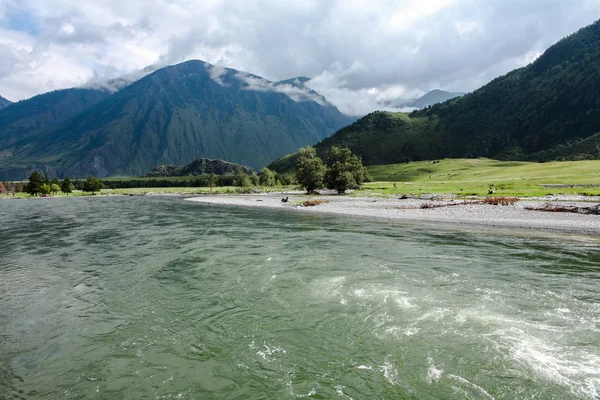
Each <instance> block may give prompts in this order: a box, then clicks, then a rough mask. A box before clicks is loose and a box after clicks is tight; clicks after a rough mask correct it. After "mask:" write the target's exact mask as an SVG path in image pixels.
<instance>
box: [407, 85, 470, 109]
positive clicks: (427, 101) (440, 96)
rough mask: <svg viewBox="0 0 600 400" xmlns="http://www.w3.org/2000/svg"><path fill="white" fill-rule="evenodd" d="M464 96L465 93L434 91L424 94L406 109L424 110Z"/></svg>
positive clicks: (408, 104)
mask: <svg viewBox="0 0 600 400" xmlns="http://www.w3.org/2000/svg"><path fill="white" fill-rule="evenodd" d="M464 95H465V93H462V92H446V91H444V90H439V89H434V90H432V91H430V92H427V93H425V94H424V95H423V96H421V97H419V98H418V99H416V100H413V101H411V102H409V103H407V104H406V107H414V108H425V107H429V106H432V105H434V104H438V103H443V102H445V101H448V100H451V99H454V98H456V97H461V96H464Z"/></svg>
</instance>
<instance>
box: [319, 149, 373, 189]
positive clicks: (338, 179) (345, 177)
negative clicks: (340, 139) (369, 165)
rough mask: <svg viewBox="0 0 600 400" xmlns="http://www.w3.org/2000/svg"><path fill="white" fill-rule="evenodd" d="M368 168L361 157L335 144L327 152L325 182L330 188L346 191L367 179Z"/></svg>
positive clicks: (355, 187) (358, 185)
mask: <svg viewBox="0 0 600 400" xmlns="http://www.w3.org/2000/svg"><path fill="white" fill-rule="evenodd" d="M365 177H366V170H365V167H363V165H362V160H361V158H360V157H358V156H356V155H354V154H352V152H351V151H350V149H347V148H343V149H340V148H339V147H337V146H333V147H332V148H331V149H329V152H328V153H327V172H326V173H325V183H326V184H327V187H328V188H329V189H335V190H337V191H338V193H344V192H345V191H346V189H357V188H358V187H360V185H361V184H362V183H363V182H364V181H365Z"/></svg>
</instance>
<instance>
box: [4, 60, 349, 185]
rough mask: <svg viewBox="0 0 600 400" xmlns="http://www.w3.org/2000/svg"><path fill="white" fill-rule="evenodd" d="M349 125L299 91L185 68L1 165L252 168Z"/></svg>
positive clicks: (118, 169)
mask: <svg viewBox="0 0 600 400" xmlns="http://www.w3.org/2000/svg"><path fill="white" fill-rule="evenodd" d="M351 121H352V119H351V118H349V117H347V116H345V115H343V114H341V113H340V112H339V111H338V110H337V108H335V107H334V106H333V105H331V104H329V103H327V102H326V101H325V100H324V99H323V98H322V96H320V95H318V94H316V93H314V92H311V91H308V90H306V89H304V88H302V87H297V86H294V85H291V84H286V83H272V82H269V81H267V80H265V79H262V78H260V77H257V76H254V75H250V74H247V73H243V72H238V71H235V70H232V69H225V68H219V67H214V66H212V65H210V64H206V63H204V62H201V61H188V62H185V63H182V64H178V65H175V66H171V67H167V68H164V69H161V70H159V71H156V72H154V73H152V74H150V75H148V76H146V77H144V78H142V79H140V80H139V81H137V82H135V83H133V84H131V85H130V86H128V87H126V88H124V89H122V90H121V91H119V92H117V93H116V94H114V95H112V96H111V97H109V98H107V99H106V100H105V101H103V102H102V103H100V104H98V105H96V106H95V107H92V108H90V109H89V110H87V111H85V112H83V113H81V114H80V115H78V116H76V117H75V118H73V119H71V120H70V121H68V122H67V123H65V124H63V125H62V126H61V127H60V128H58V129H56V130H55V131H53V132H52V133H50V134H46V135H42V136H40V137H37V138H36V139H35V140H33V141H31V142H30V143H27V144H24V145H22V146H21V148H20V149H19V151H16V152H15V154H14V156H13V157H12V158H11V160H5V163H4V168H5V169H6V168H8V167H10V168H11V171H13V172H12V173H13V174H14V171H16V169H18V168H21V169H22V170H26V169H27V166H29V165H32V164H43V165H45V166H46V167H48V168H50V169H51V170H52V171H55V172H56V173H57V174H58V175H64V174H68V175H69V176H79V177H83V176H87V175H89V174H94V175H96V176H100V177H104V176H109V175H134V176H139V175H141V174H143V173H145V172H147V171H149V170H151V169H152V168H154V167H155V166H157V165H161V164H175V165H183V164H186V163H188V162H190V161H192V160H195V159H198V158H212V159H222V160H226V161H230V162H235V163H239V164H244V165H248V166H250V167H253V168H256V169H258V168H260V167H262V166H265V165H267V164H268V162H269V161H271V160H273V159H275V158H277V157H279V156H281V155H283V154H286V153H289V152H291V151H294V150H295V149H297V148H298V147H300V146H303V145H306V144H309V143H316V142H318V141H320V140H322V139H324V138H325V137H327V136H329V135H330V134H332V133H333V132H335V131H336V130H337V129H339V128H341V127H342V126H345V125H346V124H348V123H349V122H351ZM17 166H18V167H17ZM2 167H3V166H2V164H0V171H1V170H2ZM0 176H1V173H0Z"/></svg>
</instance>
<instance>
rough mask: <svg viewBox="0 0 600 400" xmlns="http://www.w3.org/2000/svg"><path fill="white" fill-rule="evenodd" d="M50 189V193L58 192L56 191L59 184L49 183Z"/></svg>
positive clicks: (58, 188) (58, 189)
mask: <svg viewBox="0 0 600 400" xmlns="http://www.w3.org/2000/svg"><path fill="white" fill-rule="evenodd" d="M50 191H51V192H52V194H58V192H59V191H60V185H57V184H56V183H52V184H50Z"/></svg>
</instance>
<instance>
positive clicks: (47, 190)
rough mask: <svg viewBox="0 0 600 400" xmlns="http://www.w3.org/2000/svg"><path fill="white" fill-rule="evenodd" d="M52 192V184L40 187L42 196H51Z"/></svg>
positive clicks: (43, 184) (44, 184)
mask: <svg viewBox="0 0 600 400" xmlns="http://www.w3.org/2000/svg"><path fill="white" fill-rule="evenodd" d="M51 191H52V185H51V184H50V183H42V185H41V186H40V193H41V194H44V195H46V194H50V192H51Z"/></svg>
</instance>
